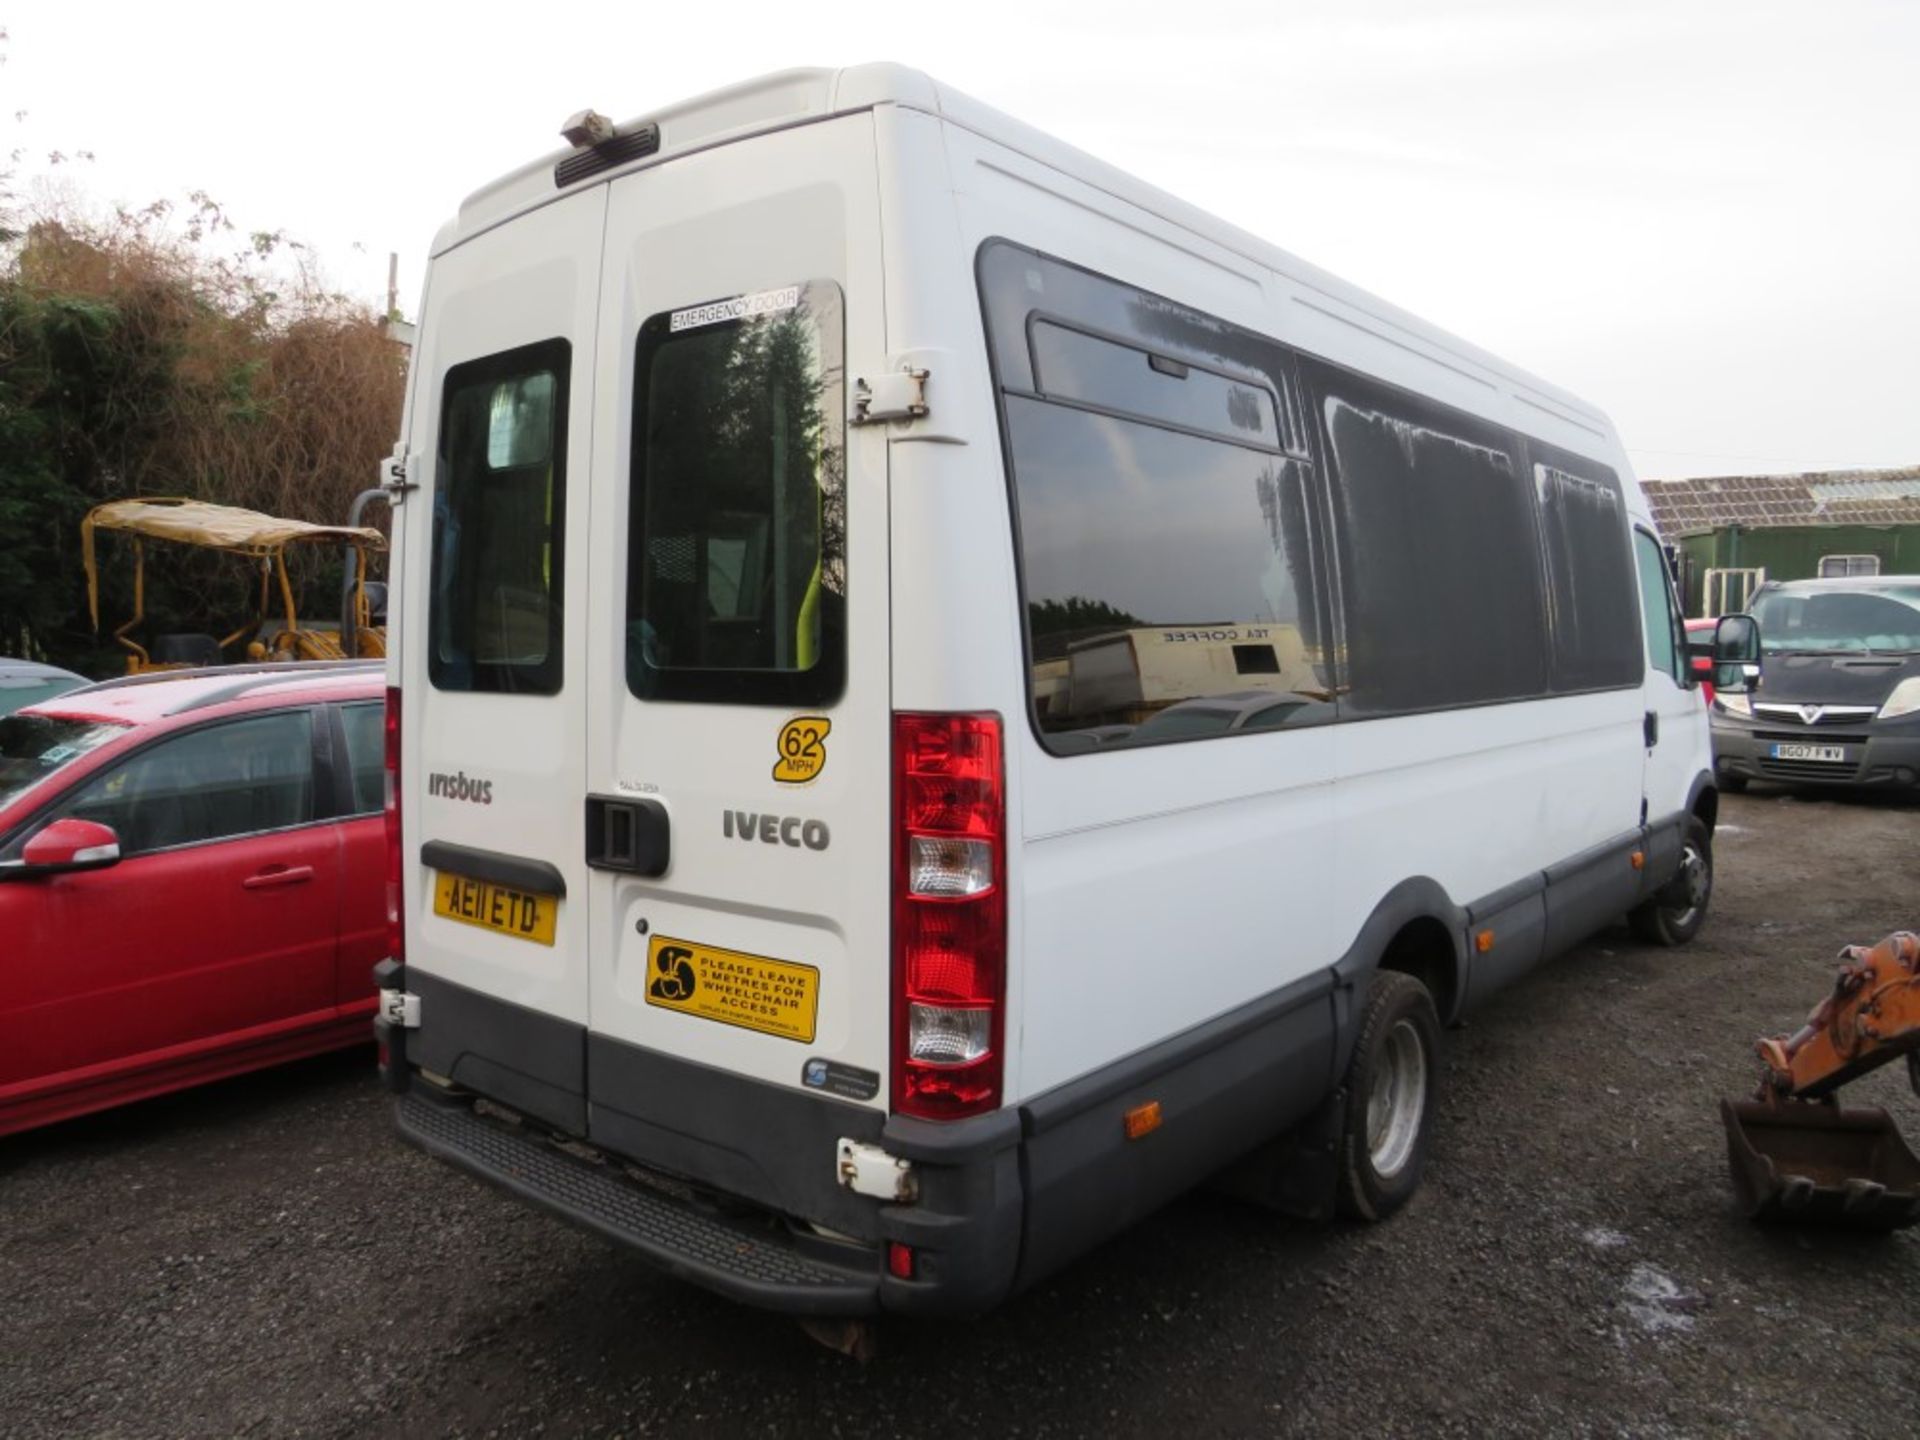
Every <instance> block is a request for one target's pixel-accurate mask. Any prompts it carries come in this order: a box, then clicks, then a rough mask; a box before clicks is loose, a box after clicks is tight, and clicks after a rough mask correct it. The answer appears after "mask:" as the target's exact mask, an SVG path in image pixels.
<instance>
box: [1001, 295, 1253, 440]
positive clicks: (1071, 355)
mask: <svg viewBox="0 0 1920 1440" xmlns="http://www.w3.org/2000/svg"><path fill="white" fill-rule="evenodd" d="M1033 375H1034V383H1035V385H1036V386H1037V387H1038V389H1039V391H1040V393H1041V394H1043V395H1045V396H1046V397H1047V398H1048V399H1050V400H1052V399H1062V400H1078V401H1081V402H1083V403H1085V404H1089V405H1098V406H1100V407H1102V408H1103V409H1108V410H1124V411H1126V412H1127V413H1129V414H1132V415H1139V416H1141V417H1143V418H1145V419H1150V420H1164V421H1166V422H1167V423H1168V424H1170V425H1175V426H1179V427H1180V428H1182V429H1188V430H1197V431H1200V432H1202V433H1203V434H1210V435H1215V436H1218V437H1219V438H1220V439H1222V440H1241V441H1247V442H1249V443H1252V444H1256V445H1278V444H1279V443H1280V419H1279V415H1278V413H1277V412H1276V411H1275V408H1274V403H1273V394H1272V392H1271V391H1269V390H1268V389H1266V387H1265V386H1263V385H1261V384H1259V383H1258V382H1256V381H1252V380H1247V379H1242V378H1235V377H1232V376H1227V375H1220V374H1217V373H1216V372H1214V371H1211V370H1202V369H1200V368H1199V367H1197V366H1195V365H1193V364H1191V363H1189V362H1188V361H1185V360H1176V359H1174V358H1173V357H1172V356H1170V355H1159V354H1155V353H1153V352H1152V351H1149V350H1142V349H1140V348H1138V347H1136V346H1131V345H1123V344H1121V343H1119V342H1118V341H1115V340H1108V339H1104V338H1103V337H1101V336H1098V335H1088V334H1086V333H1085V332H1083V331H1079V330H1073V329H1069V328H1067V327H1065V326H1063V325H1061V324H1059V323H1057V322H1055V321H1052V320H1037V321H1035V322H1034V326H1033Z"/></svg>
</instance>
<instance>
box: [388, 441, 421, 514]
mask: <svg viewBox="0 0 1920 1440" xmlns="http://www.w3.org/2000/svg"><path fill="white" fill-rule="evenodd" d="M380 488H381V489H382V490H384V491H386V492H387V504H389V505H398V504H400V503H401V502H402V501H404V500H405V499H406V498H407V492H408V491H409V490H418V489H419V488H420V485H419V482H417V481H414V480H409V479H408V478H407V447H406V446H405V445H396V446H394V447H393V453H392V454H391V455H389V456H387V458H386V459H384V460H382V461H381V462H380Z"/></svg>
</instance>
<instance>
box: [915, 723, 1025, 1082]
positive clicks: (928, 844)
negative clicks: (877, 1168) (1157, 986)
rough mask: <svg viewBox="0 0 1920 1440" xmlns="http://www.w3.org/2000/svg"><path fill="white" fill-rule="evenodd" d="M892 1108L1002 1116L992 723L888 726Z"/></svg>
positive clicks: (1001, 882)
mask: <svg viewBox="0 0 1920 1440" xmlns="http://www.w3.org/2000/svg"><path fill="white" fill-rule="evenodd" d="M893 753H894V792H893V798H894V830H895V833H894V903H893V996H894V1034H893V1103H894V1109H896V1110H898V1111H900V1112H901V1113H902V1114H907V1115H917V1116H919V1117H921V1118H923V1119H928V1120H953V1119H958V1118H960V1117H962V1116H966V1115H977V1114H980V1113H982V1112H984V1111H988V1110H994V1109H997V1108H998V1107H999V1105H1000V1082H1001V1075H1002V1070H1003V1067H1002V1062H1001V1053H1000V1051H1001V1044H1002V1037H1003V1034H1004V1032H1005V1026H1006V1014H1005V1010H1006V1004H1005V1002H1006V980H1007V975H1006V971H1007V906H1006V844H1005V840H1006V793H1005V776H1004V770H1003V766H1002V756H1001V744H1000V717H999V716H997V715H917V714H899V715H895V716H894V719H893Z"/></svg>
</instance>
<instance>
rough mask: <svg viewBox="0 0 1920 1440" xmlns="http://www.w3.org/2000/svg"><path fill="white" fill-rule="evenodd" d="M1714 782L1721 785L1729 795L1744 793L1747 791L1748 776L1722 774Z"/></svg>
mask: <svg viewBox="0 0 1920 1440" xmlns="http://www.w3.org/2000/svg"><path fill="white" fill-rule="evenodd" d="M1714 783H1715V784H1717V785H1719V787H1720V788H1721V789H1722V790H1723V791H1725V792H1726V793H1727V794H1729V795H1744V794H1746V793H1747V777H1746V776H1744V775H1722V776H1721V777H1720V778H1719V779H1718V780H1717V781H1715V782H1714Z"/></svg>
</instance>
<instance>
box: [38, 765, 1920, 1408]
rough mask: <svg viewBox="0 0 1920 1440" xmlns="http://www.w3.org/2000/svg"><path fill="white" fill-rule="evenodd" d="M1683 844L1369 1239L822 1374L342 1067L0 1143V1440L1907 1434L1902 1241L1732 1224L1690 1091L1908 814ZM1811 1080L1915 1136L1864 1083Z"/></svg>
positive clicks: (1745, 1078) (1161, 1276) (1109, 1261)
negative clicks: (1642, 930) (487, 1176)
mask: <svg viewBox="0 0 1920 1440" xmlns="http://www.w3.org/2000/svg"><path fill="white" fill-rule="evenodd" d="M1722 818H1723V824H1722V827H1721V831H1720V838H1719V841H1718V845H1717V858H1718V864H1719V892H1718V896H1717V900H1716V908H1715V913H1714V916H1713V918H1712V919H1711V920H1710V922H1709V924H1708V927H1707V929H1706V930H1705V932H1704V933H1703V934H1702V936H1701V937H1700V939H1699V940H1697V941H1696V942H1695V943H1694V945H1693V946H1691V947H1690V948H1688V949H1685V950H1682V951H1678V952H1662V951H1654V950H1648V949H1644V948H1641V947H1639V946H1637V945H1636V944H1635V943H1634V942H1633V941H1632V940H1631V939H1630V938H1629V937H1628V936H1627V934H1626V932H1625V931H1624V930H1619V931H1610V932H1608V933H1606V934H1604V935H1602V936H1600V937H1598V939H1596V940H1595V941H1593V942H1592V943H1589V944H1588V945H1586V946H1584V947H1582V948H1581V949H1580V950H1579V951H1578V952H1576V953H1575V954H1573V955H1571V956H1569V957H1567V958H1565V959H1563V960H1561V961H1559V962H1558V963H1556V964H1554V965H1552V966H1549V967H1547V968H1545V969H1543V970H1542V971H1540V972H1538V973H1537V974H1536V975H1535V976H1534V977H1533V978H1531V979H1529V980H1528V981H1526V982H1525V983H1523V984H1522V985H1520V986H1518V987H1516V988H1515V989H1514V990H1513V991H1511V992H1509V993H1508V994H1507V995H1506V996H1504V997H1502V999H1501V1000H1500V1001H1498V1002H1497V1003H1496V1004H1495V1005H1493V1006H1492V1007H1491V1008H1489V1009H1488V1010H1487V1011H1486V1012H1485V1013H1483V1014H1482V1015H1480V1016H1478V1017H1476V1018H1475V1020H1474V1021H1473V1023H1472V1024H1471V1025H1470V1026H1468V1027H1467V1028H1465V1029H1463V1030H1460V1031H1457V1032H1455V1033H1454V1034H1453V1035H1452V1036H1451V1037H1450V1038H1451V1041H1452V1043H1451V1048H1450V1050H1449V1054H1448V1057H1447V1061H1446V1076H1445V1081H1446V1091H1445V1100H1444V1104H1443V1116H1442V1120H1441V1127H1440V1133H1439V1139H1438V1146H1437V1149H1436V1153H1435V1157H1434V1159H1433V1161H1432V1163H1431V1165H1430V1167H1429V1169H1428V1174H1427V1184H1426V1186H1425V1188H1424V1189H1423V1190H1422V1192H1421V1194H1420V1195H1419V1196H1418V1197H1416V1199H1415V1200H1414V1202H1413V1203H1412V1204H1411V1205H1410V1206H1409V1207H1408V1209H1407V1210H1406V1211H1404V1212H1403V1213H1402V1214H1401V1215H1400V1216H1398V1217H1397V1218H1395V1219H1394V1220H1392V1221H1391V1222H1389V1223H1387V1224H1385V1225H1381V1226H1376V1227H1367V1226H1357V1225H1335V1226H1328V1227H1317V1226H1310V1225H1303V1224H1296V1223H1293V1222H1287V1221H1280V1220H1276V1219H1274V1218H1273V1217H1270V1216H1267V1215H1264V1214H1261V1213H1259V1212H1255V1211H1251V1210H1248V1209H1246V1208H1243V1207H1240V1206H1238V1205H1236V1204H1234V1203H1233V1202H1231V1201H1228V1200H1224V1199H1219V1198H1215V1197H1211V1196H1206V1195H1196V1196H1193V1197H1191V1198H1189V1199H1186V1200H1183V1201H1181V1202H1179V1203H1177V1204H1175V1205H1173V1206H1171V1207H1170V1208H1168V1209H1167V1210H1165V1211H1164V1212H1162V1213H1161V1214H1160V1215H1158V1216H1157V1217H1155V1218H1154V1219H1152V1220H1150V1221H1148V1222H1147V1223H1145V1224H1143V1225H1142V1226H1140V1227H1139V1228H1138V1229H1136V1230H1134V1231H1133V1232H1131V1233H1130V1234H1128V1235H1127V1236H1125V1237H1123V1238H1122V1239H1120V1240H1118V1241H1116V1242H1114V1243H1113V1244H1111V1245H1108V1246H1107V1247H1105V1248H1104V1249H1102V1250H1100V1251H1098V1252H1097V1253H1095V1254H1094V1255H1092V1256H1090V1257H1088V1258H1087V1259H1085V1260H1083V1261H1081V1262H1080V1263H1079V1264H1078V1265H1076V1266H1074V1267H1073V1268H1072V1269H1071V1270H1069V1271H1068V1272H1067V1273H1065V1274H1063V1275H1061V1276H1060V1277H1058V1278H1057V1279H1055V1280H1054V1281H1053V1282H1051V1283H1049V1284H1047V1285H1045V1286H1043V1287H1041V1288H1040V1289H1039V1290H1037V1291H1035V1292H1033V1293H1031V1294H1029V1295H1026V1296H1024V1297H1022V1298H1021V1299H1019V1300H1018V1301H1016V1302H1014V1303H1013V1304H1011V1305H1009V1306H1007V1307H1006V1308H1005V1309H1003V1310H1002V1311H1000V1312H999V1313H997V1314H995V1315H993V1316H990V1317H988V1318H987V1319H985V1320H982V1321H977V1322H974V1323H971V1324H964V1325H961V1324H947V1325H925V1324H922V1325H907V1326H901V1325H896V1326H894V1327H892V1328H890V1329H887V1330H885V1331H883V1332H882V1334H881V1337H880V1338H881V1347H882V1348H881V1354H880V1356H879V1358H878V1359H876V1360H874V1361H873V1362H871V1363H869V1364H867V1365H864V1366H862V1365H858V1364H855V1363H854V1362H852V1361H850V1360H846V1359H844V1358H842V1357H840V1356H837V1355H834V1354H831V1353H829V1352H827V1351H825V1350H823V1349H821V1348H819V1347H818V1346H816V1345H815V1344H813V1343H812V1342H811V1341H809V1340H807V1339H806V1338H805V1337H803V1336H802V1335H801V1333H800V1332H799V1330H798V1329H797V1328H796V1327H794V1326H793V1325H792V1324H791V1323H789V1322H786V1321H783V1320H780V1319H778V1318H776V1317H771V1316H765V1315H760V1314H756V1313H753V1312H749V1311H746V1310H742V1309H738V1308H736V1307H733V1306H731V1305H728V1304H725V1303H723V1302H721V1301H719V1300H717V1299H713V1298H710V1297H709V1296H707V1295H705V1294H703V1293H701V1292H698V1291H695V1290H692V1289H690V1288H687V1287H685V1286H683V1285H679V1284H676V1283H674V1282H672V1281H669V1280H667V1279H665V1278H663V1277H661V1276H658V1275H656V1274H655V1273H653V1272H652V1271H650V1270H648V1269H647V1268H646V1267H645V1266H643V1265H641V1264H639V1263H637V1262H635V1261H633V1260H632V1259H630V1258H628V1257H627V1256H625V1255H623V1254H622V1253H620V1252H618V1251H617V1250H615V1249H613V1248H612V1247H610V1246H608V1245H606V1244H604V1243H602V1242H601V1241H599V1240H596V1239H593V1238H591V1237H589V1236H587V1235H585V1234H582V1233H579V1232H576V1231H574V1230H572V1229H569V1228H567V1227H566V1226H564V1225H562V1224H560V1223H559V1222H556V1221H551V1220H548V1219H547V1218H545V1217H544V1216H542V1215H539V1214H536V1213H534V1212H532V1211H530V1210H527V1209H525V1208H523V1207H522V1206H520V1205H518V1204H517V1203H514V1202H512V1201H509V1200H507V1199H505V1198H503V1197H502V1196H499V1195H497V1194H495V1193H494V1192H492V1191H490V1190H488V1189H486V1188H485V1187H483V1186H481V1185H480V1184H479V1183H478V1182H475V1181H472V1180H469V1179H467V1178H465V1177H463V1176H460V1175H457V1174H455V1173H454V1172H452V1171H450V1170H447V1169H444V1168H441V1167H439V1166H437V1165H436V1164H434V1163H433V1162H431V1161H429V1160H427V1159H425V1158H424V1157H423V1156H421V1155H419V1154H417V1153H415V1152H413V1151H412V1150H410V1149H407V1148H405V1147H403V1146H402V1145H401V1144H399V1142H397V1141H396V1140H394V1139H392V1138H391V1136H390V1135H389V1134H388V1132H387V1122H386V1115H385V1104H384V1097H383V1096H382V1094H381V1092H380V1091H379V1090H378V1089H377V1088H376V1086H375V1084H374V1081H373V1078H372V1075H371V1073H370V1057H369V1055H367V1054H366V1053H360V1052H356V1053H349V1054H345V1055H341V1056H337V1057H332V1058H329V1059H325V1060H320V1061H314V1062H309V1063H305V1064H301V1065H296V1066H290V1067H287V1068H285V1069H283V1070H280V1071H277V1072H274V1073H271V1074H267V1075H262V1076H258V1077H254V1078H249V1079H243V1080H239V1081H235V1082H230V1083H227V1084H223V1085H218V1086H213V1087H209V1088H206V1089H202V1090H199V1091H195V1092H191V1093H189V1094H185V1095H179V1096H174V1097H171V1098H169V1099H165V1100H160V1101H154V1102H149V1103H147V1104H143V1105H139V1106H134V1107H130V1108H128V1109H125V1110H122V1111H120V1112H118V1113H115V1114H110V1115H105V1116H99V1117H95V1118H93V1119H89V1120H84V1121H79V1122H75V1123H71V1124H67V1125H62V1126H58V1127H54V1128H53V1129H50V1130H46V1131H42V1132H39V1133H37V1134H32V1135H27V1136H20V1137H16V1138H14V1139H11V1140H7V1141H3V1142H0V1298H3V1299H4V1304H0V1417H3V1418H0V1431H4V1432H5V1433H6V1434H8V1435H9V1436H13V1437H27V1436H39V1435H50V1436H51V1435H59V1436H69V1435H115V1436H145V1435H187V1434H193V1435H240V1434H246V1435H252V1434H263V1435H352V1434H360V1433H365V1432H370V1431H379V1432H381V1433H391V1434H402V1435H416V1434H417V1435H438V1434H467V1435H491V1434H499V1435H510V1436H524V1435H530V1434H536V1433H541V1432H542V1431H544V1432H546V1433H551V1434H556V1435H574V1434H592V1435H615V1434H618V1435H627V1436H635V1435H660V1434H684V1433H700V1434H703V1435H705V1434H714V1435H841V1434H848V1435H852V1434H863V1435H864V1434H900V1435H907V1434H917V1435H925V1434H930V1433H932V1434H938V1433H948V1434H970V1433H982V1434H1001V1435H1021V1436H1040V1435H1076V1434H1091V1433H1099V1434H1120V1433H1125V1434H1135V1433H1138V1434H1160V1433H1166V1432H1168V1431H1171V1430H1173V1429H1175V1428H1176V1427H1177V1428H1178V1429H1179V1430H1180V1431H1181V1432H1183V1434H1184V1435H1185V1436H1187V1437H1195V1436H1201V1435H1246V1434H1257V1433H1276V1434H1326V1435H1350V1434H1355V1433H1364V1434H1375V1435H1421V1436H1427V1435H1474V1436H1478V1435H1486V1434H1540V1433H1561V1434H1581V1435H1586V1434H1632V1435H1711V1434H1727V1433H1733V1432H1741V1433H1746V1432H1753V1431H1758V1430H1761V1429H1763V1428H1764V1429H1766V1430H1768V1431H1772V1432H1777V1433H1791V1434H1795V1435H1800V1436H1820V1435H1859V1434H1893V1433H1913V1432H1914V1431H1915V1429H1916V1426H1920V1415H1917V1414H1916V1410H1917V1409H1920V1405H1917V1404H1916V1396H1920V1387H1917V1386H1916V1383H1915V1380H1914V1376H1915V1375H1916V1374H1920V1320H1917V1319H1916V1317H1915V1311H1914V1306H1913V1298H1912V1297H1913V1296H1914V1295H1916V1294H1920V1234H1917V1233H1912V1232H1910V1233H1907V1234H1902V1235H1898V1236H1894V1237H1892V1238H1890V1239H1880V1240H1861V1239H1850V1238H1848V1237H1843V1236H1836V1235H1832V1234H1827V1233H1802V1232H1794V1231H1780V1230H1763V1229H1759V1228H1756V1227H1754V1226H1751V1225H1749V1224H1748V1223H1746V1222H1745V1221H1744V1220H1742V1219H1740V1218H1738V1217H1737V1216H1736V1215H1735V1214H1734V1212H1733V1210H1732V1208H1731V1202H1730V1195H1729V1191H1728V1187H1727V1181H1726V1176H1725V1155H1724V1141H1723V1138H1722V1133H1721V1130H1720V1126H1719V1120H1718V1115H1717V1108H1716V1107H1717V1102H1718V1100H1719V1098H1720V1097H1721V1096H1723V1095H1733V1094H1740V1093H1744V1092H1745V1091H1747V1090H1748V1089H1749V1088H1750V1087H1751V1085H1752V1083H1753V1073H1754V1072H1753V1067H1752V1064H1751V1063H1750V1062H1749V1059H1748V1044H1749V1042H1750V1040H1751V1039H1752V1037H1753V1036H1755V1035H1757V1034H1759V1033H1761V1032H1762V1031H1773V1030H1777V1029H1784V1028H1790V1026H1791V1025H1792V1024H1793V1023H1794V1022H1796V1021H1797V1020H1798V1019H1799V1017H1800V1016H1801V1015H1802V1014H1803V1013H1804V1012H1805V1011H1806V1009H1807V1008H1808V1007H1810V1006H1811V1005H1812V1004H1813V1003H1814V1001H1815V1000H1816V999H1818V998H1819V996H1820V995H1821V994H1822V993H1823V992H1824V989H1825V987H1826V984H1827V978H1828V974H1829V969H1830V958H1831V956H1832V954H1833V952H1834V951H1835V950H1836V949H1837V948H1838V947H1839V946H1840V945H1841V944H1842V943H1844V942H1848V941H1858V942H1862V943H1865V942H1870V941H1872V940H1875V939H1877V938H1879V937H1880V936H1881V935H1882V934H1884V933H1886V932H1887V931H1889V930H1893V929H1897V928H1901V927H1902V926H1906V927H1915V926H1920V808H1917V807H1914V806H1911V805H1904V806H1903V805H1897V804H1893V803H1889V802H1884V801H1880V802H1870V801H1851V800H1847V801H1835V800H1811V799H1803V798H1797V797H1791V796H1784V795H1780V794H1777V793H1763V792H1760V791H1756V792H1755V793H1753V794H1752V795H1750V796H1746V797H1728V799H1727V800H1726V802H1725V810H1724V814H1723V817H1722ZM1849 1094H1850V1096H1852V1097H1853V1099H1854V1103H1861V1102H1872V1103H1878V1104H1883V1105H1887V1106H1889V1107H1890V1108H1892V1109H1893V1110H1894V1111H1895V1113H1896V1114H1897V1115H1901V1116H1902V1117H1903V1118H1904V1119H1905V1120H1906V1121H1907V1122H1908V1125H1909V1129H1910V1130H1912V1131H1914V1132H1915V1134H1916V1137H1917V1138H1920V1113H1917V1112H1920V1105H1916V1102H1915V1101H1914V1100H1913V1098H1912V1097H1911V1096H1910V1095H1909V1094H1908V1093H1907V1091H1906V1088H1905V1076H1904V1071H1903V1070H1901V1069H1900V1067H1894V1068H1891V1069H1888V1070H1885V1071H1882V1072H1881V1073H1879V1074H1878V1075H1875V1076H1872V1077H1870V1078H1869V1079H1868V1080H1866V1081H1864V1082H1862V1083H1860V1084H1858V1085H1856V1086H1855V1087H1853V1089H1852V1090H1851V1091H1849Z"/></svg>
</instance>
